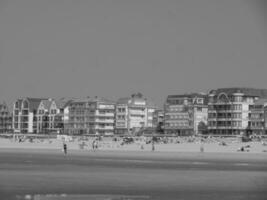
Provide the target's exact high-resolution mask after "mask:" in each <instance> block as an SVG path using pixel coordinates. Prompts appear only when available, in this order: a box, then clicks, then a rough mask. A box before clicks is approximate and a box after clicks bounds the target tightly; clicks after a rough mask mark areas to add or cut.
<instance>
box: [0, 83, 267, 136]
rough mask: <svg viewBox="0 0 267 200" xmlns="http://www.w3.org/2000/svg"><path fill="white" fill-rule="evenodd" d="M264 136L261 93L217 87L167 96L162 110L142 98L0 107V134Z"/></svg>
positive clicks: (264, 96)
mask: <svg viewBox="0 0 267 200" xmlns="http://www.w3.org/2000/svg"><path fill="white" fill-rule="evenodd" d="M155 131H156V132H158V133H161V134H166V135H192V134H199V133H202V134H213V135H239V134H242V133H248V134H258V135H259V134H260V135H262V134H267V132H266V131H267V90H266V89H251V88H221V89H216V90H211V91H210V92H208V93H207V94H205V93H190V94H180V95H169V96H168V97H167V98H166V101H165V103H164V106H163V109H159V108H158V107H156V106H155V105H154V104H153V103H152V102H151V101H149V100H147V99H146V98H144V97H143V95H142V94H140V93H137V94H133V95H132V96H130V97H127V98H120V99H119V100H117V101H111V100H108V99H104V98H99V97H93V98H92V97H87V98H83V99H77V98H72V99H64V98H62V99H59V100H55V99H50V98H22V99H18V100H17V101H16V102H15V103H14V104H13V108H12V111H9V110H8V106H7V105H6V104H5V103H3V104H0V133H4V132H17V133H37V134H51V133H55V134H58V133H64V134H71V135H74V134H79V135H83V134H95V135H114V134H116V135H127V134H142V133H152V132H155Z"/></svg>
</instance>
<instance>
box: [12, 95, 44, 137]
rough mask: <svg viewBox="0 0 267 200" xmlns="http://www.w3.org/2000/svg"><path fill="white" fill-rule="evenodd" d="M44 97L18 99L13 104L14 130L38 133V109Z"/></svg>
mask: <svg viewBox="0 0 267 200" xmlns="http://www.w3.org/2000/svg"><path fill="white" fill-rule="evenodd" d="M42 100H45V99H42V98H29V97H27V98H23V99H18V100H17V101H16V102H15V103H14V105H13V122H12V124H13V125H12V126H13V129H14V132H18V133H37V110H38V107H39V104H40V102H41V101H42Z"/></svg>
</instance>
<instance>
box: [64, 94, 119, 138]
mask: <svg viewBox="0 0 267 200" xmlns="http://www.w3.org/2000/svg"><path fill="white" fill-rule="evenodd" d="M114 124H115V102H113V101H110V100H107V99H103V98H98V97H95V98H86V99H75V100H73V101H72V102H71V103H70V104H69V126H68V132H69V134H94V135H113V134H114Z"/></svg>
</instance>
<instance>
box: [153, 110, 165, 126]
mask: <svg viewBox="0 0 267 200" xmlns="http://www.w3.org/2000/svg"><path fill="white" fill-rule="evenodd" d="M163 121H164V112H163V110H160V109H156V110H155V111H154V112H153V127H155V128H156V127H158V126H159V125H160V124H161V125H163Z"/></svg>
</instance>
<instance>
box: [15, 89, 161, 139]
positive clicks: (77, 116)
mask: <svg viewBox="0 0 267 200" xmlns="http://www.w3.org/2000/svg"><path fill="white" fill-rule="evenodd" d="M155 110H156V106H155V105H154V104H152V102H150V101H148V100H147V99H145V98H144V97H143V95H142V94H140V93H138V94H133V95H132V96H131V97H129V98H121V99H119V100H118V101H117V102H114V101H111V100H108V99H104V98H99V97H94V98H91V97H87V98H83V99H78V98H72V99H59V100H54V99H45V98H24V99H18V100H17V101H16V102H15V103H14V105H13V113H12V116H13V118H12V122H13V123H12V125H13V126H12V128H13V131H14V132H17V133H37V134H43V133H44V134H47V133H49V134H51V133H55V134H59V133H64V134H70V135H77V134H78V135H82V134H95V135H113V134H133V133H136V132H138V131H141V130H143V129H145V128H149V127H150V128H152V127H153V126H154V123H157V122H155V121H153V114H154V111H155Z"/></svg>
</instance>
